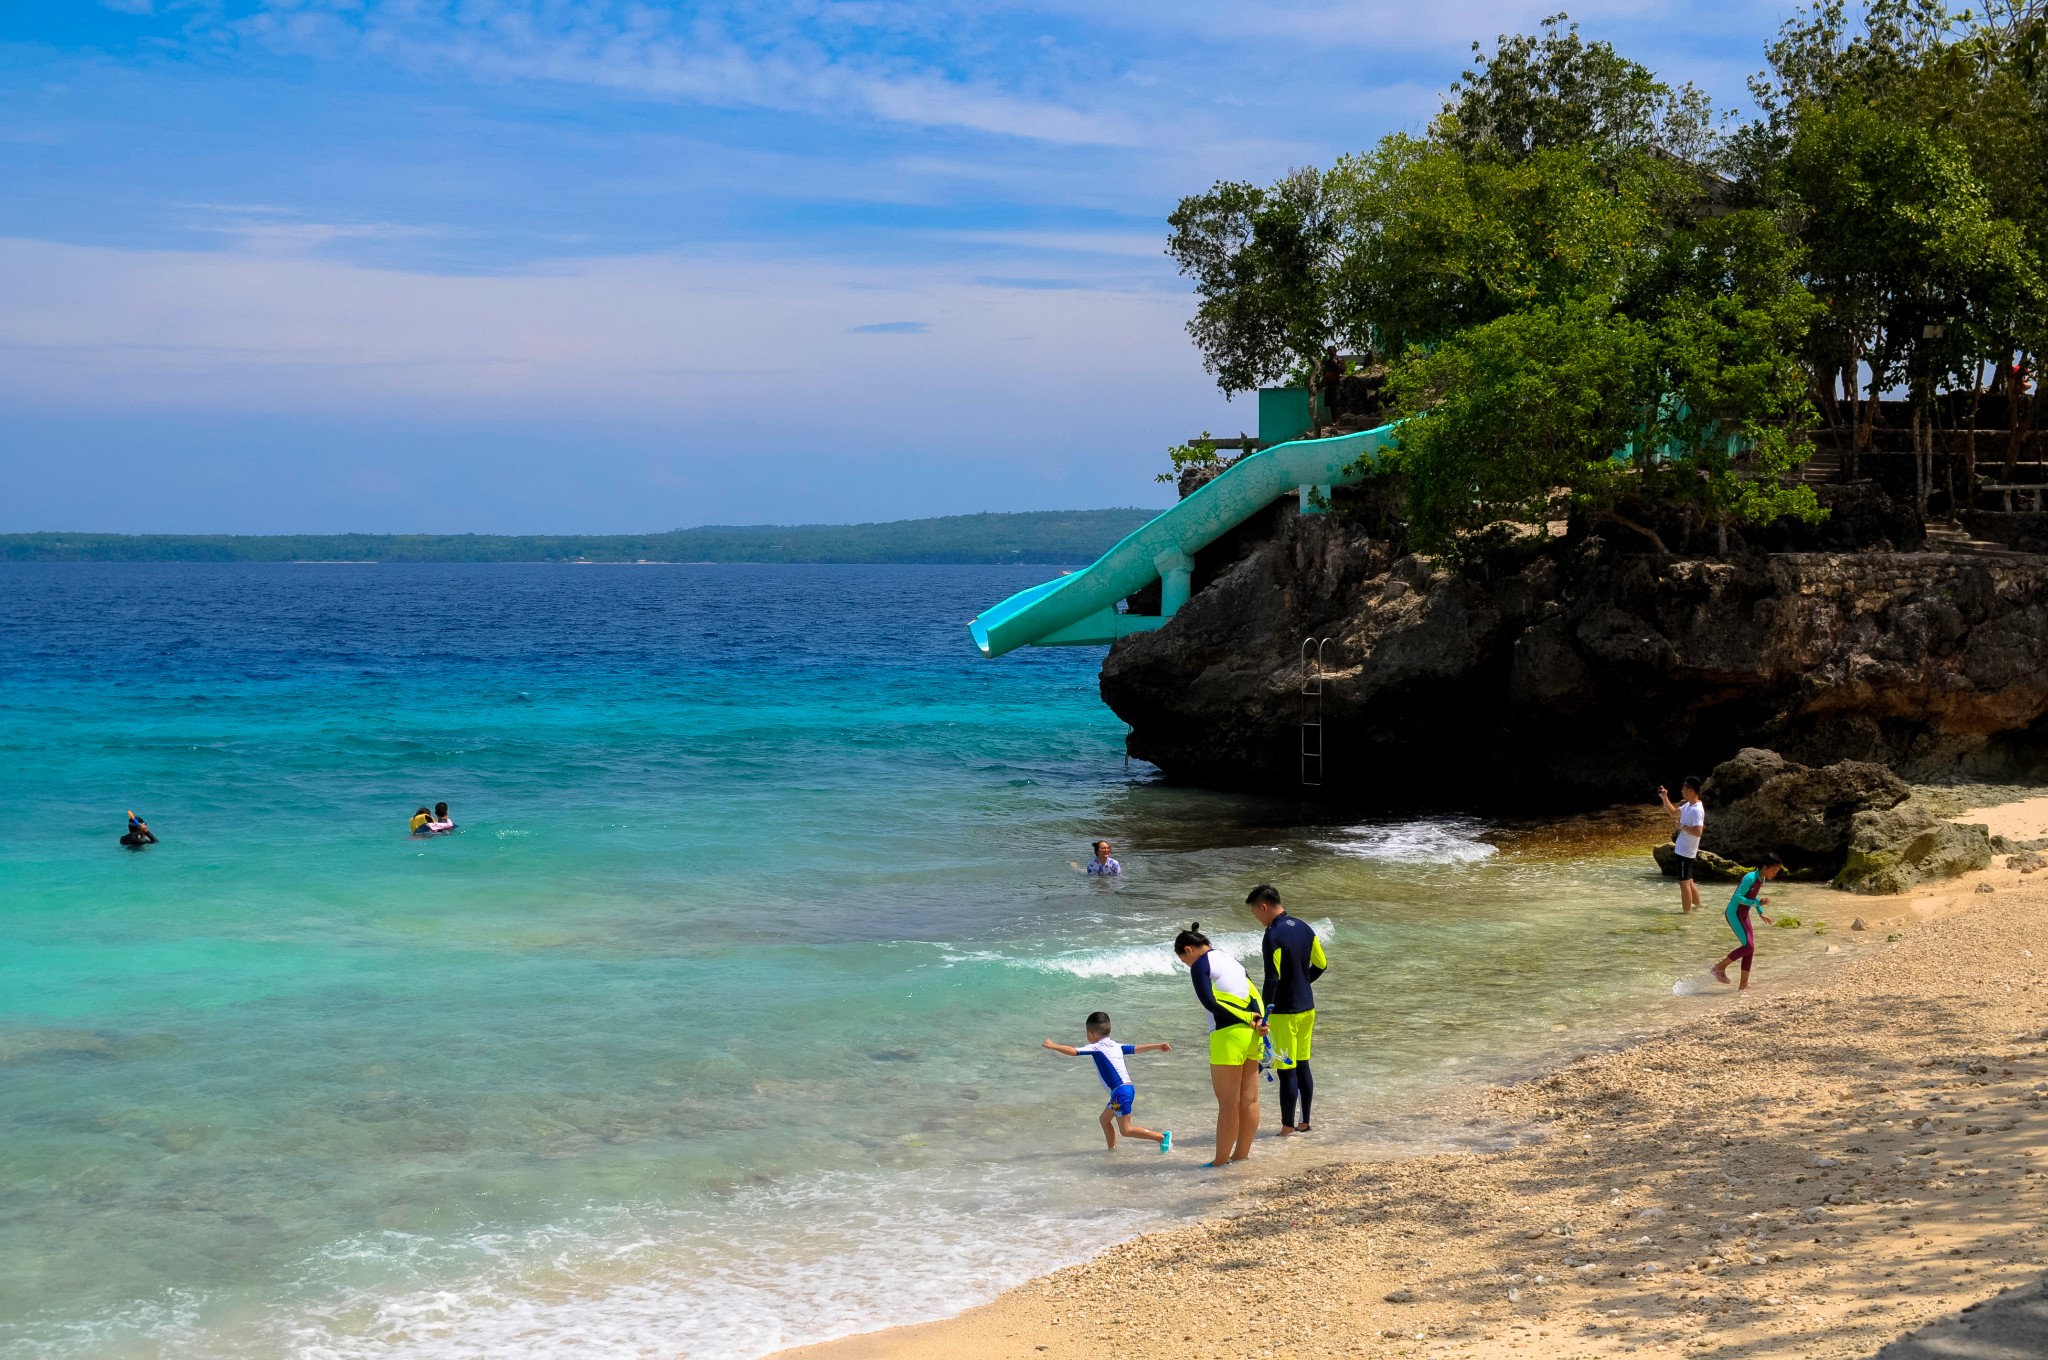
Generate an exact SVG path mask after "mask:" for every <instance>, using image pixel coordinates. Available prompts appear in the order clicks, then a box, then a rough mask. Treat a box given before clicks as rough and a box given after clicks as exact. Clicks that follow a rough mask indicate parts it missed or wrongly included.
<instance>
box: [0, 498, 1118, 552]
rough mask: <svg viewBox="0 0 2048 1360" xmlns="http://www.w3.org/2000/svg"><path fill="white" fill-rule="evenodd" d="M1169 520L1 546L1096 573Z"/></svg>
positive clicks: (961, 521) (177, 538) (9, 540)
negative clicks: (1008, 566)
mask: <svg viewBox="0 0 2048 1360" xmlns="http://www.w3.org/2000/svg"><path fill="white" fill-rule="evenodd" d="M1156 513H1158V512H1157V511H1153V510H1140V509H1136V508H1124V509H1116V510H1032V511H1024V512H1021V513H1016V514H982V515H945V516H942V517H940V518H937V519H903V520H891V521H888V522H885V523H880V524H789V525H780V524H757V525H727V524H710V525H704V526H703V527H701V528H696V529H676V530H672V531H670V532H668V533H655V534H72V533H40V534H0V561H7V562H790V563H800V562H817V563H826V562H832V563H850V564H859V563H873V564H880V563H918V562H925V563H959V564H977V563H996V562H1035V563H1045V564H1055V565H1057V564H1067V563H1080V562H1092V561H1094V560H1095V559H1096V558H1097V557H1100V556H1101V555H1102V554H1103V553H1104V552H1105V551H1107V550H1108V549H1109V548H1110V547H1111V546H1112V545H1113V544H1115V543H1116V541H1117V540H1118V539H1120V538H1122V537H1123V536H1124V535H1126V534H1128V533H1130V532H1131V531H1132V530H1134V529H1136V528H1137V527H1138V526H1139V525H1141V524H1143V523H1145V521H1147V520H1149V519H1151V518H1152V516H1153V515H1154V514H1156Z"/></svg>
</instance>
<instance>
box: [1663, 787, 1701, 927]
mask: <svg viewBox="0 0 2048 1360" xmlns="http://www.w3.org/2000/svg"><path fill="white" fill-rule="evenodd" d="M1657 798H1658V800H1659V801H1660V802H1662V803H1663V804H1664V810H1665V811H1666V812H1675V813H1677V814H1678V830H1677V831H1676V832H1674V833H1673V834H1672V837H1671V850H1672V853H1674V854H1676V855H1677V856H1678V903H1679V905H1680V906H1681V907H1682V908H1683V909H1684V910H1686V911H1691V910H1692V909H1693V908H1694V907H1697V906H1698V905H1699V904H1700V884H1699V880H1698V879H1697V878H1696V877H1694V874H1695V871H1696V870H1697V869H1698V867H1699V857H1700V835H1701V833H1702V832H1704V831H1705V830H1706V829H1707V807H1706V804H1704V803H1702V802H1701V801H1700V781H1699V779H1698V778H1697V777H1695V776H1693V775H1687V776H1686V777H1685V782H1684V783H1682V784H1680V785H1679V786H1678V801H1677V802H1676V803H1673V802H1672V801H1671V793H1670V791H1669V790H1668V789H1666V788H1665V787H1664V786H1663V785H1662V784H1659V785H1658V786H1657Z"/></svg>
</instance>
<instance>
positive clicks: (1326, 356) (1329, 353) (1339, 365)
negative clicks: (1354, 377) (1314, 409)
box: [1320, 345, 1344, 428]
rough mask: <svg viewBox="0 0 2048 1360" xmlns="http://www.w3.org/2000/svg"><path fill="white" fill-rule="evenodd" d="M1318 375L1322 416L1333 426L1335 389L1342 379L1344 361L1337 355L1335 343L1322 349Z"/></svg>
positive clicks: (1335, 422)
mask: <svg viewBox="0 0 2048 1360" xmlns="http://www.w3.org/2000/svg"><path fill="white" fill-rule="evenodd" d="M1320 376H1321V378H1322V387H1323V417H1324V419H1325V420H1327V421H1328V422H1329V424H1330V425H1331V427H1332V428H1334V427H1335V426H1336V424H1337V390H1338V387H1339V386H1340V385H1341V384H1342V383H1343V381H1344V361H1343V360H1342V359H1339V358H1338V357H1337V347H1336V346H1335V345H1331V346H1330V347H1329V348H1328V349H1326V350H1324V351H1323V364H1322V369H1321V371H1320Z"/></svg>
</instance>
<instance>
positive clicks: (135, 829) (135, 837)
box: [121, 808, 156, 850]
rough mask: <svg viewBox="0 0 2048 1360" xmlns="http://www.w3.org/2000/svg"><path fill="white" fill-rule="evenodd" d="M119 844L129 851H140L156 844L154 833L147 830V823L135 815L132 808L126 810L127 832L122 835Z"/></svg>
mask: <svg viewBox="0 0 2048 1360" xmlns="http://www.w3.org/2000/svg"><path fill="white" fill-rule="evenodd" d="M121 844H123V845H125V846H127V847H128V848H129V849H130V850H140V849H141V848H142V847H143V846H145V845H155V844H156V832H154V831H151V830H150V829H149V823H148V822H145V821H143V820H142V819H141V818H140V817H138V816H136V815H135V810H134V809H133V808H130V809H129V810H128V830H127V831H126V832H124V833H122V836H121Z"/></svg>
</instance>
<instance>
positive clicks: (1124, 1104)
mask: <svg viewBox="0 0 2048 1360" xmlns="http://www.w3.org/2000/svg"><path fill="white" fill-rule="evenodd" d="M1137 1098H1138V1091H1137V1088H1136V1087H1134V1086H1132V1085H1131V1084H1130V1083H1129V1082H1125V1083H1124V1084H1123V1085H1121V1086H1119V1087H1117V1088H1116V1089H1115V1090H1114V1091H1111V1092H1110V1093H1109V1108H1110V1109H1112V1110H1114V1111H1115V1112H1116V1113H1118V1114H1129V1113H1130V1112H1131V1102H1132V1101H1134V1100H1136V1099H1137Z"/></svg>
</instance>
